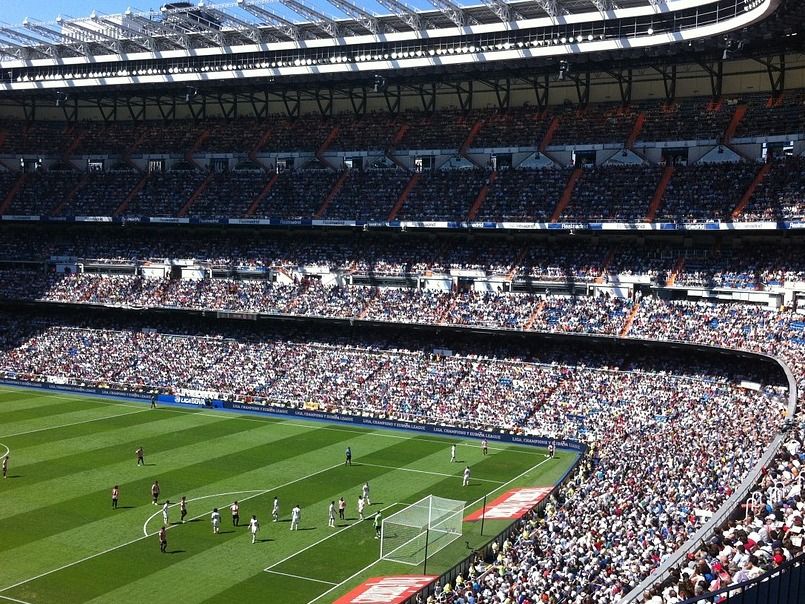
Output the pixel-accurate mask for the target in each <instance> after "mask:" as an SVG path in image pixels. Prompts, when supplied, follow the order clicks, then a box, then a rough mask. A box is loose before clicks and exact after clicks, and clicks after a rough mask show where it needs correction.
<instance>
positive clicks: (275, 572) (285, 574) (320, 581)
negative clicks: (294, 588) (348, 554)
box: [265, 570, 337, 585]
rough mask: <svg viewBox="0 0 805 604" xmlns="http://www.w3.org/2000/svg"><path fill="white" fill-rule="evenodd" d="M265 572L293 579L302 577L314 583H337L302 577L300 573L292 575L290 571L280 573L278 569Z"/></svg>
mask: <svg viewBox="0 0 805 604" xmlns="http://www.w3.org/2000/svg"><path fill="white" fill-rule="evenodd" d="M265 572H267V573H271V574H272V575H282V576H283V577H293V578H294V579H302V580H304V581H315V582H316V583H324V584H326V585H337V584H336V583H333V582H332V581H323V580H322V579H314V578H313V577H303V576H302V575H292V574H291V573H281V572H279V571H278V570H267V571H265Z"/></svg>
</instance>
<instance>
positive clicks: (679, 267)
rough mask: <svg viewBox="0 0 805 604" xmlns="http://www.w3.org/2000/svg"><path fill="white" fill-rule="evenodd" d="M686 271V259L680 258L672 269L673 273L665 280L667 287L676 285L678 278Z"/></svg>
mask: <svg viewBox="0 0 805 604" xmlns="http://www.w3.org/2000/svg"><path fill="white" fill-rule="evenodd" d="M683 270H685V257H684V256H680V257H679V258H677V259H676V262H675V263H674V268H672V269H671V273H670V274H669V275H668V279H666V280H665V286H666V287H671V286H673V285H674V283H676V280H677V277H679V275H681V274H682V271H683Z"/></svg>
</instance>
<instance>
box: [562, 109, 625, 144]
mask: <svg viewBox="0 0 805 604" xmlns="http://www.w3.org/2000/svg"><path fill="white" fill-rule="evenodd" d="M639 113H640V111H639V109H638V108H636V107H632V106H623V105H614V104H612V105H588V106H587V107H585V108H584V109H578V108H577V107H575V106H574V105H567V106H564V107H561V108H556V115H557V116H558V117H559V128H558V129H557V131H556V134H554V137H553V140H552V141H551V144H552V145H586V144H592V143H621V144H624V143H626V139H627V138H629V134H630V133H631V132H632V128H634V125H635V121H636V120H637V116H638V114H639Z"/></svg>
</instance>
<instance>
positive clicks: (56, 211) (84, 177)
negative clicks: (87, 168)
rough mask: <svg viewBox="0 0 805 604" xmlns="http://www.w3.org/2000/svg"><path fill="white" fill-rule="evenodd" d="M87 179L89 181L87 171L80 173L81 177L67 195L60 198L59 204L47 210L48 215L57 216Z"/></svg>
mask: <svg viewBox="0 0 805 604" xmlns="http://www.w3.org/2000/svg"><path fill="white" fill-rule="evenodd" d="M87 181H89V174H87V173H84V174H82V175H81V179H80V180H79V181H78V183H77V184H76V186H75V187H73V189H72V190H71V191H70V192H69V193H68V194H67V197H65V198H64V199H62V201H61V202H60V203H59V204H57V205H56V207H54V208H53V209H51V210H50V212H48V216H59V215H60V214H61V213H62V211H63V210H64V208H65V207H67V205H68V204H69V203H70V202H71V201H73V199H74V198H75V196H76V195H78V191H79V190H81V188H82V187H83V186H84V185H86V184H87Z"/></svg>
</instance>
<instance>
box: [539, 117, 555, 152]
mask: <svg viewBox="0 0 805 604" xmlns="http://www.w3.org/2000/svg"><path fill="white" fill-rule="evenodd" d="M557 130H559V118H558V117H556V116H555V115H554V116H553V117H552V118H551V123H550V124H548V129H547V130H546V131H545V136H543V137H542V140H541V141H540V143H539V152H540V153H545V149H547V148H548V146H549V145H550V144H551V141H552V140H553V136H554V134H556V131H557Z"/></svg>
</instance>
